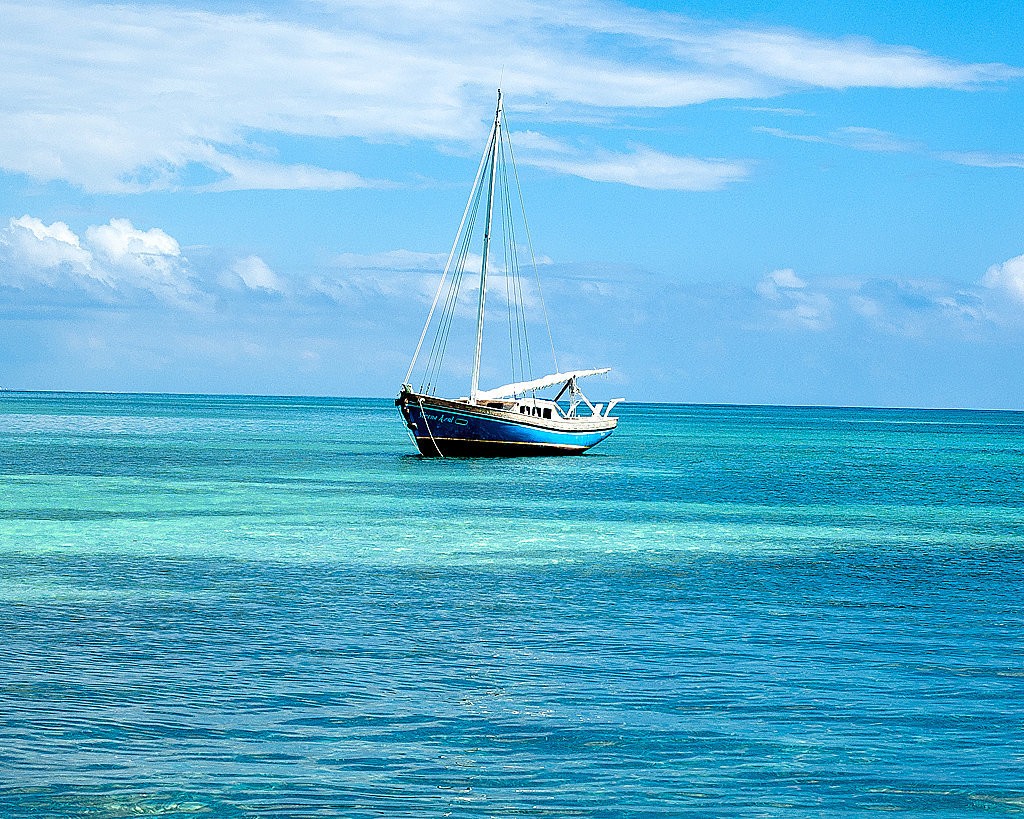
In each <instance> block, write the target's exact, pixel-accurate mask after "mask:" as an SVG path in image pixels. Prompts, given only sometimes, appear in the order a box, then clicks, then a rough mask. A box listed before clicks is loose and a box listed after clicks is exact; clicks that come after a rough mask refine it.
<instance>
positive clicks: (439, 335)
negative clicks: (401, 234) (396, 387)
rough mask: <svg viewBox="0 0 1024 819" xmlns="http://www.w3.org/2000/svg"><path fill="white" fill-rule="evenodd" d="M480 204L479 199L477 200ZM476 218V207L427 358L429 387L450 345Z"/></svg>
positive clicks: (437, 373) (436, 376)
mask: <svg viewBox="0 0 1024 819" xmlns="http://www.w3.org/2000/svg"><path fill="white" fill-rule="evenodd" d="M476 204H477V205H479V199H478V200H477V202H476ZM475 220H476V210H475V209H474V212H473V217H472V219H471V220H470V226H469V230H468V231H467V236H468V237H469V238H464V239H463V242H462V247H461V248H460V252H459V258H458V262H457V263H456V268H455V274H454V275H453V276H452V282H451V285H450V287H449V289H448V296H447V298H446V299H445V304H444V307H443V308H442V310H441V317H440V319H439V320H438V327H437V330H436V331H435V333H434V340H433V343H432V344H431V348H430V356H429V358H428V360H427V372H426V379H427V384H428V387H429V386H430V385H433V384H434V382H435V381H436V379H437V378H438V376H439V375H440V371H441V364H442V362H443V359H444V353H445V350H446V348H447V346H448V337H449V333H450V331H451V326H452V320H453V318H454V316H455V310H456V307H457V305H458V300H459V292H460V291H461V289H462V280H463V277H464V276H465V272H466V254H467V251H468V246H469V242H470V240H471V238H472V227H473V224H474V222H475Z"/></svg>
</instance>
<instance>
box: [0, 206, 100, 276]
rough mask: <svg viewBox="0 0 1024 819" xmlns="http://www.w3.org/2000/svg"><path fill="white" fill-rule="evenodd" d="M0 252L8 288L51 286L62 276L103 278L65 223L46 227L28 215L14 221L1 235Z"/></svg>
mask: <svg viewBox="0 0 1024 819" xmlns="http://www.w3.org/2000/svg"><path fill="white" fill-rule="evenodd" d="M0 249H3V250H4V251H5V252H4V254H3V256H4V258H5V261H6V262H7V264H5V265H4V266H3V268H2V269H0V276H2V275H3V272H6V274H7V275H6V279H7V283H9V284H18V283H22V282H24V281H37V282H41V283H43V284H51V283H52V282H54V281H56V279H57V278H59V276H61V275H68V276H71V277H87V278H93V279H101V278H102V277H101V276H96V275H94V271H93V267H92V254H90V253H89V251H87V250H84V249H83V248H82V246H81V243H80V241H79V239H78V236H76V235H75V234H74V232H73V231H72V230H71V228H69V227H68V226H67V225H66V224H65V223H64V222H54V223H53V224H50V225H47V224H44V223H43V221H42V220H41V219H36V218H35V217H34V216H29V215H27V214H26V215H25V216H22V217H21V218H19V219H11V220H10V222H9V223H8V226H7V230H5V231H4V232H3V233H2V234H0ZM0 280H2V278H0Z"/></svg>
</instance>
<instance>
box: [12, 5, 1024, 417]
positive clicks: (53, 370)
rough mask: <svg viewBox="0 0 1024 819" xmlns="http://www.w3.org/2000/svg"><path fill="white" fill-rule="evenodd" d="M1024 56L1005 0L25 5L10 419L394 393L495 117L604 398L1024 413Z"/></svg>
mask: <svg viewBox="0 0 1024 819" xmlns="http://www.w3.org/2000/svg"><path fill="white" fill-rule="evenodd" d="M1021 31H1024V4H1019V3H1006V2H1005V0H1000V2H994V0H982V1H981V2H973V3H971V2H964V0H960V1H959V2H952V0H927V1H926V0H907V2H901V3H899V4H894V3H889V2H872V1H871V0H867V2H857V3H852V2H837V3H820V2H818V0H814V2H808V1H806V0H787V2H773V1H772V0H761V1H760V2H753V1H752V0H751V1H749V2H744V1H743V0H740V2H731V3H725V2H721V0H695V2H692V3H682V2H678V3H677V2H655V1H654V0H645V1H644V2H634V3H617V2H564V1H558V0H506V1H505V2H501V3H490V2H486V1H485V0H429V2H428V1H427V0H395V2H378V0H372V2H371V0H296V1H295V2H287V0H267V2H262V3H261V2H251V1H248V2H235V0H205V2H204V0H196V2H180V3H173V4H172V3H156V2H153V3H150V2H135V3H131V4H107V3H90V2H65V1H64V0H47V2H46V3H39V2H3V1H2V0H0V35H2V37H0V42H2V43H3V44H2V45H0V387H3V388H7V389H44V390H87V391H141V392H185V393H245V394H276V395H331V396H380V397H384V396H391V395H394V394H396V393H397V391H398V388H399V386H400V384H401V382H402V378H403V376H404V375H405V372H406V368H407V366H408V363H409V360H410V357H411V356H412V352H413V350H414V348H415V346H416V341H417V339H418V337H419V333H420V330H421V328H422V325H423V322H424V319H425V318H426V315H427V311H428V309H429V307H430V303H431V300H432V298H433V294H434V289H435V287H436V285H437V282H438V279H439V276H440V272H441V270H442V268H443V266H444V263H445V260H446V258H447V255H448V251H449V249H450V247H451V244H452V241H453V239H454V236H455V231H456V228H457V227H458V224H459V220H460V218H461V216H462V213H463V209H464V207H465V201H466V197H467V196H468V194H469V187H470V184H471V182H472V180H473V177H474V174H475V173H476V169H477V166H478V164H479V162H480V156H481V152H482V150H483V147H484V143H485V140H486V138H487V132H488V129H489V127H490V123H491V121H492V119H493V116H494V105H495V97H496V90H497V88H498V87H499V86H500V87H501V88H502V92H503V95H504V106H505V114H506V119H507V124H508V129H509V134H510V136H511V139H512V144H513V147H514V149H515V156H516V159H517V162H518V167H519V179H520V185H521V188H522V191H523V197H524V200H525V203H526V210H527V214H528V218H529V230H530V239H531V243H532V246H533V248H534V251H535V254H536V258H537V259H538V268H539V274H540V278H541V281H542V283H543V288H544V290H543V295H544V302H545V304H546V305H547V309H548V313H549V317H550V323H551V329H552V333H553V336H554V345H555V352H556V354H557V358H558V361H557V364H558V366H559V367H560V368H561V369H567V368H591V367H611V368H612V372H611V373H610V374H609V375H608V376H606V377H603V378H602V379H595V383H594V384H593V385H592V386H591V387H590V389H589V390H588V391H589V392H591V393H592V394H593V397H594V398H595V399H601V400H603V399H606V398H610V397H613V394H614V397H618V396H623V397H625V398H626V400H627V401H667V402H694V403H757V404H819V405H820V404H824V405H861V406H864V405H868V406H920V407H977V408H1008V409H1021V408H1024V129H1022V128H1021V125H1020V123H1021V121H1022V120H1024V43H1022V38H1021V37H1020V32H1021ZM545 343H546V341H545ZM499 346H500V345H497V344H495V345H491V346H490V347H488V349H487V350H486V351H485V356H486V357H487V363H486V365H485V368H484V371H483V374H482V376H481V388H489V387H493V386H497V384H500V383H502V382H503V380H507V379H504V378H503V375H504V373H503V371H502V369H501V366H502V365H501V364H500V362H499V360H498V359H500V357H501V356H500V353H501V351H500V350H498V349H497V348H498V347H499ZM542 346H543V345H542ZM488 354H489V355H488ZM469 355H470V353H469V351H466V356H469ZM456 358H458V357H456ZM456 366H461V365H459V364H458V360H457V361H456ZM540 370H541V372H539V373H537V374H538V375H539V374H542V373H543V370H544V367H543V366H541V367H540ZM465 380H466V383H467V391H468V373H467V374H466V376H465Z"/></svg>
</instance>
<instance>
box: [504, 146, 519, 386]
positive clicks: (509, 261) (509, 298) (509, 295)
mask: <svg viewBox="0 0 1024 819" xmlns="http://www.w3.org/2000/svg"><path fill="white" fill-rule="evenodd" d="M501 160H502V161H501V190H502V200H501V202H502V204H501V221H502V227H503V228H504V229H503V230H502V239H503V241H502V250H503V253H504V260H505V312H506V315H507V317H508V355H509V365H510V367H511V370H512V382H513V383H515V382H516V381H518V380H521V379H520V378H519V377H518V376H517V375H516V341H517V340H518V338H517V333H515V332H514V331H517V330H518V323H517V320H518V317H519V310H518V305H517V304H516V303H515V299H516V295H515V287H514V284H513V282H512V281H511V277H512V275H513V269H514V266H515V246H514V244H513V243H512V242H511V241H510V238H509V237H510V236H511V235H513V232H514V226H513V224H512V220H511V219H510V218H509V216H510V213H509V204H508V202H509V200H508V167H507V165H506V163H505V161H504V160H505V151H504V145H502V151H501ZM513 311H514V313H515V318H513ZM522 372H523V371H522V368H521V367H520V369H519V374H520V375H522Z"/></svg>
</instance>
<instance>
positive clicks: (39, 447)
mask: <svg viewBox="0 0 1024 819" xmlns="http://www.w3.org/2000/svg"><path fill="white" fill-rule="evenodd" d="M621 416H622V422H621V426H620V429H619V430H618V431H617V432H616V434H615V435H613V436H612V438H611V439H609V440H608V441H607V442H605V443H604V444H602V445H601V446H600V447H598V448H597V449H595V450H594V451H593V453H592V454H590V455H587V456H584V457H582V458H564V459H557V458H554V459H536V460H504V461H458V460H444V461H441V460H422V459H420V458H418V457H415V456H414V455H413V452H414V450H413V447H412V444H411V443H410V442H409V440H408V438H407V437H406V436H405V432H404V429H403V427H402V424H401V422H400V420H399V418H398V416H397V414H396V411H395V409H394V407H393V406H391V404H390V402H388V401H383V400H381V401H370V400H345V399H330V400H329V399H292V398H250V397H181V396H123V395H82V394H43V393H34V394H28V393H2V394H0V816H2V817H28V816H32V817H36V816H46V817H78V816H82V817H127V816H163V817H167V816H171V817H173V816H192V815H212V816H224V817H262V816H277V817H312V816H317V817H323V816H340V817H342V816H343V817H371V816H383V815H385V814H387V815H399V816H446V815H451V816H467V817H490V816H552V817H565V816H580V817H591V816H592V817H617V816H634V817H639V816H656V815H660V816H736V817H740V816H742V817H748V816H755V817H775V816H781V817H790V816H792V817H800V816H868V815H874V814H876V813H877V812H878V811H900V812H902V813H903V814H905V815H910V816H928V817H939V816H943V817H961V816H965V815H971V814H977V815H982V814H984V815H1020V814H1022V813H1024V634H1022V626H1024V579H1022V578H1024V496H1022V489H1024V472H1022V467H1024V413H994V412H992V413H990V412H969V411H913V410H857V409H797V408H778V407H773V408H761V407H710V406H670V405H646V406H645V405H632V406H630V405H626V406H623V407H622V411H621Z"/></svg>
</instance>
